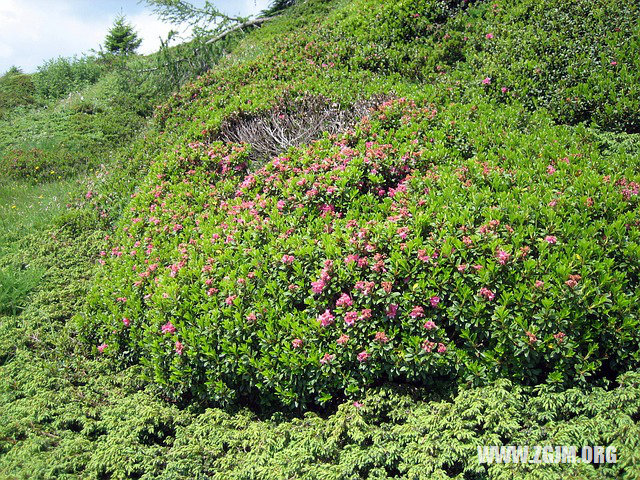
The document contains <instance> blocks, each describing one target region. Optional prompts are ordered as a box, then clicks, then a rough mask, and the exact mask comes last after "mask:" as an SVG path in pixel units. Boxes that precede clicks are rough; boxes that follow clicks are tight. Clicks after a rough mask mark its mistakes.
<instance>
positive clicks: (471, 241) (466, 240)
mask: <svg viewBox="0 0 640 480" xmlns="http://www.w3.org/2000/svg"><path fill="white" fill-rule="evenodd" d="M462 243H464V244H465V245H466V246H467V247H468V246H469V245H471V244H472V243H473V240H471V237H468V236H466V235H465V236H464V237H462Z"/></svg>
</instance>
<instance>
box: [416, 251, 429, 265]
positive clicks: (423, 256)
mask: <svg viewBox="0 0 640 480" xmlns="http://www.w3.org/2000/svg"><path fill="white" fill-rule="evenodd" d="M418 260H420V261H421V262H428V261H429V260H431V257H430V256H429V255H428V254H427V251H426V250H418Z"/></svg>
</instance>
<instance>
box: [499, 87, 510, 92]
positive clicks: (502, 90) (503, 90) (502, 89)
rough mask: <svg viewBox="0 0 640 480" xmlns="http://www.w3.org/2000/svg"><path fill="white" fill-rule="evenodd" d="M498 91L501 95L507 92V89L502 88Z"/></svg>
mask: <svg viewBox="0 0 640 480" xmlns="http://www.w3.org/2000/svg"><path fill="white" fill-rule="evenodd" d="M500 91H501V92H502V93H507V92H508V91H509V89H508V88H507V87H502V88H501V89H500Z"/></svg>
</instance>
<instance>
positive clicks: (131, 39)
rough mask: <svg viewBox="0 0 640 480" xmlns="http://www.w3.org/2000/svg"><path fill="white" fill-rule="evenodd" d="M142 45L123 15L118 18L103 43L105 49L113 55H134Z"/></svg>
mask: <svg viewBox="0 0 640 480" xmlns="http://www.w3.org/2000/svg"><path fill="white" fill-rule="evenodd" d="M141 43H142V39H140V38H138V34H137V33H136V32H135V30H134V29H133V27H132V26H131V25H130V24H129V23H127V22H126V21H125V17H124V15H120V16H118V17H117V18H116V19H115V21H114V22H113V26H112V27H111V29H110V30H109V33H107V37H106V38H105V41H104V46H105V49H106V50H107V52H108V53H112V54H114V55H128V54H130V53H134V52H135V51H136V49H137V48H138V47H139V46H140V44H141Z"/></svg>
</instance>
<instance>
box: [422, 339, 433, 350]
mask: <svg viewBox="0 0 640 480" xmlns="http://www.w3.org/2000/svg"><path fill="white" fill-rule="evenodd" d="M435 346H436V344H435V343H434V342H430V341H429V340H425V341H424V342H423V343H422V349H423V350H424V351H425V352H427V353H429V352H431V351H432V350H433V349H434V348H435Z"/></svg>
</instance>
